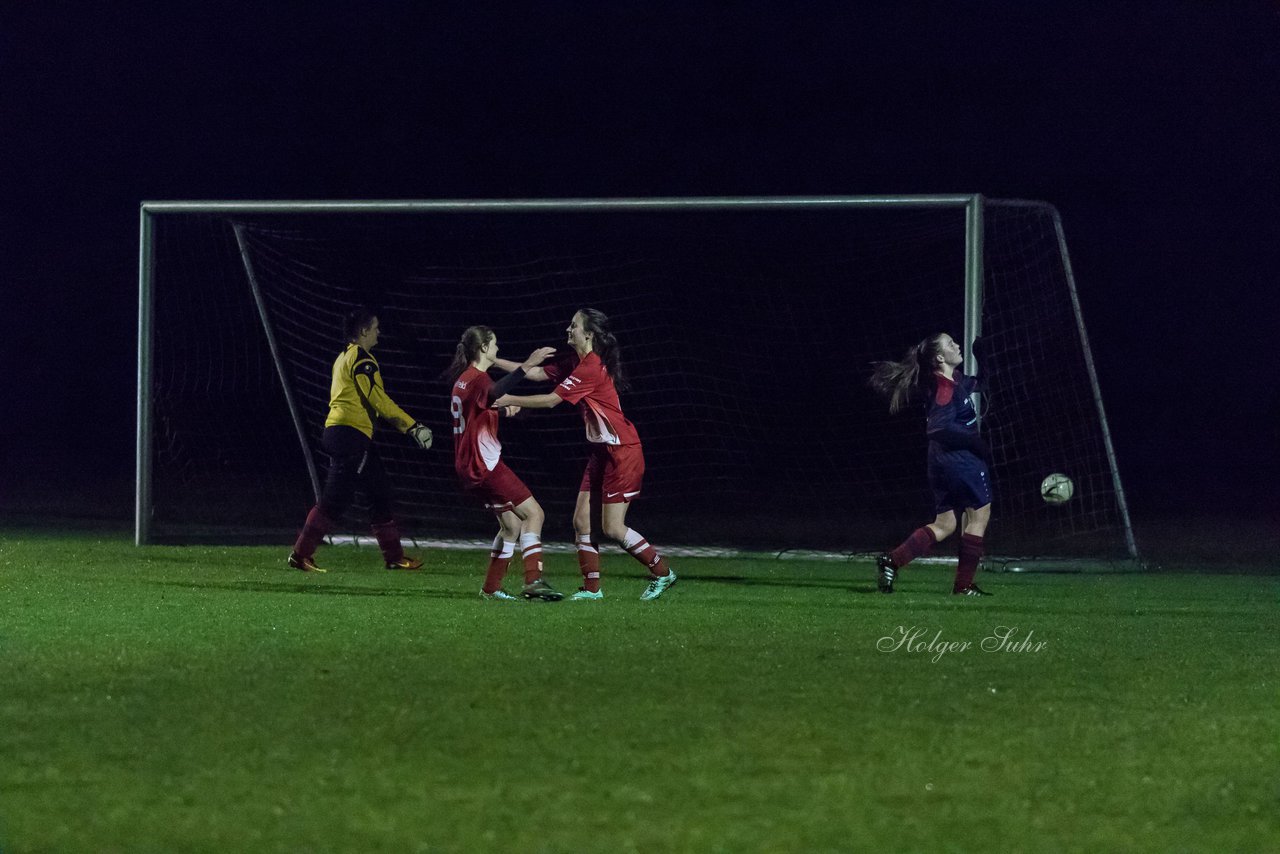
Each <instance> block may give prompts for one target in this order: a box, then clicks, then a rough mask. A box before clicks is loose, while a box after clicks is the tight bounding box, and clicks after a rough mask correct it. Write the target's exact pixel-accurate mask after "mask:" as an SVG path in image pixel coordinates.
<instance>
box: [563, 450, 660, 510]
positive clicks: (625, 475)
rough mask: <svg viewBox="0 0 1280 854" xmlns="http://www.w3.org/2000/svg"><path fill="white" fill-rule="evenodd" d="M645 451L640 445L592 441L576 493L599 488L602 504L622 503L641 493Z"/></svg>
mask: <svg viewBox="0 0 1280 854" xmlns="http://www.w3.org/2000/svg"><path fill="white" fill-rule="evenodd" d="M643 480H644V451H643V450H641V448H640V446H639V445H605V444H603V443H593V444H592V445H591V456H589V457H588V458H587V470H586V471H584V472H583V473H582V485H581V486H579V487H578V491H579V492H591V491H593V490H599V492H600V500H601V502H602V503H604V504H622V503H625V502H628V501H630V500H631V499H633V498H635V497H636V496H637V495H639V494H640V484H641V482H642V481H643Z"/></svg>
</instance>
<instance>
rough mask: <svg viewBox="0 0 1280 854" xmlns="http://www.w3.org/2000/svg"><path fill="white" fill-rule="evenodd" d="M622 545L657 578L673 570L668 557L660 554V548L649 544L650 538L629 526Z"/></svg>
mask: <svg viewBox="0 0 1280 854" xmlns="http://www.w3.org/2000/svg"><path fill="white" fill-rule="evenodd" d="M622 547H623V548H624V549H626V550H627V553H628V554H630V555H631V556H632V557H633V558H635V559H636V560H638V561H640V562H641V563H642V564H644V565H645V567H646V568H647V569H648V570H649V574H650V575H652V576H654V577H655V578H660V577H662V576H664V575H666V574H667V573H668V572H670V571H671V568H670V567H668V566H667V559H666V558H664V557H663V556H662V555H660V554H658V550H657V549H655V548H654V547H653V546H651V545H649V541H648V540H646V539H645V538H644V537H642V536H640V535H639V534H637V533H636V532H635V531H633V530H631V529H630V528H627V534H626V536H625V537H623V538H622Z"/></svg>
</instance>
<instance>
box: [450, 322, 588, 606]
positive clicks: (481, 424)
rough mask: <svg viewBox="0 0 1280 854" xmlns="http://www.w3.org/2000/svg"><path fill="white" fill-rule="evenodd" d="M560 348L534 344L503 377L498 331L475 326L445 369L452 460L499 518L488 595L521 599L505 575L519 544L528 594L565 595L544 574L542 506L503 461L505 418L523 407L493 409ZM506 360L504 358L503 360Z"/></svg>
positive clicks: (466, 485)
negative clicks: (494, 375) (492, 371)
mask: <svg viewBox="0 0 1280 854" xmlns="http://www.w3.org/2000/svg"><path fill="white" fill-rule="evenodd" d="M554 352H555V348H553V347H543V348H541V349H538V350H535V351H534V352H533V353H532V354H531V355H530V356H529V358H528V359H526V360H525V361H524V364H521V365H516V364H515V363H513V362H505V363H506V364H507V365H508V366H509V367H508V368H507V370H509V371H510V373H509V374H508V375H507V376H506V377H504V378H503V379H502V380H500V381H499V382H497V383H494V381H493V380H492V379H491V378H490V377H489V374H488V371H489V368H490V367H492V366H493V364H494V362H495V361H496V360H497V358H498V336H497V335H496V334H494V331H493V330H492V329H490V328H489V327H487V326H472V327H470V328H468V329H467V331H465V332H463V333H462V338H461V340H459V341H458V347H457V349H456V351H455V353H454V356H453V364H451V365H450V366H449V369H448V370H447V371H446V372H445V376H447V377H448V378H449V381H450V383H451V384H452V388H451V389H450V395H449V413H450V415H451V416H452V417H453V460H454V469H455V471H456V472H457V475H458V481H459V482H460V483H461V484H462V488H463V491H464V492H466V493H467V494H468V495H471V496H474V497H475V498H477V499H478V500H480V501H481V502H482V503H483V504H484V506H485V507H486V508H487V509H489V510H490V511H491V512H493V514H494V515H495V516H497V517H498V536H497V537H495V538H494V541H493V549H492V550H491V551H490V552H489V566H488V569H487V571H486V572H485V579H484V586H483V587H482V588H481V590H480V595H481V596H482V597H483V598H485V599H496V600H508V601H514V600H516V598H517V597H515V596H512V595H511V594H509V593H507V592H506V591H504V590H503V589H502V579H503V577H504V576H505V575H506V572H507V567H508V566H509V565H510V564H511V558H512V556H513V555H514V554H515V549H516V544H517V543H519V546H520V555H521V559H522V562H523V564H524V589H523V590H522V591H521V595H523V596H524V598H526V599H541V600H543V601H546V602H558V601H559V600H561V599H563V598H564V597H563V596H562V595H561V594H560V593H559V592H558V591H556V590H554V589H552V587H551V586H550V585H549V584H547V582H546V581H544V580H543V578H542V523H543V520H544V518H545V516H544V515H543V512H542V506H541V505H539V504H538V502H537V500H536V499H535V498H534V497H533V493H532V492H530V491H529V487H527V486H525V485H524V482H523V481H521V480H520V478H519V477H517V476H516V473H515V472H513V471H512V470H511V469H510V468H509V467H508V466H507V464H506V463H505V462H503V461H502V443H501V442H499V441H498V416H499V413H501V414H503V415H514V414H516V412H518V411H519V409H520V408H519V407H518V406H512V407H504V408H503V409H501V410H499V409H494V408H493V407H492V406H491V401H492V400H494V399H496V398H498V397H500V396H501V395H502V394H504V393H505V392H506V390H507V389H510V388H514V387H515V384H516V383H518V382H519V381H520V380H521V378H523V377H524V375H525V373H526V371H529V370H532V369H533V368H534V367H536V366H538V365H540V364H542V362H543V361H544V360H546V359H547V358H548V357H549V356H551V355H552V354H553V353H554ZM504 361H505V360H504Z"/></svg>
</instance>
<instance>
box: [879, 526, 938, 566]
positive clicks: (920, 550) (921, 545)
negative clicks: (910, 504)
mask: <svg viewBox="0 0 1280 854" xmlns="http://www.w3.org/2000/svg"><path fill="white" fill-rule="evenodd" d="M937 542H938V538H937V537H935V536H934V535H933V529H932V528H930V527H929V526H928V525H925V526H923V527H920V528H916V529H915V530H914V531H912V532H911V536H909V537H907V538H906V539H905V540H903V541H902V545H900V546H898V547H897V548H896V549H894V550H893V551H891V552H889V560H890V561H891V562H892V563H893V568H894V569H902V568H903V567H904V566H906V565H907V564H909V563H911V561H913V560H915V559H916V558H918V557H924V556H925V555H927V554H928V553H929V552H931V551H933V547H934V545H935V544H936V543H937Z"/></svg>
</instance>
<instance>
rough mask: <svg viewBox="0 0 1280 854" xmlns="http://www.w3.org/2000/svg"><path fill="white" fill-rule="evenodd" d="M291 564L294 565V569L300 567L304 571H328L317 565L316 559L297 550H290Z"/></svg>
mask: <svg viewBox="0 0 1280 854" xmlns="http://www.w3.org/2000/svg"><path fill="white" fill-rule="evenodd" d="M289 566H291V567H293V568H294V569H300V570H302V571H303V572H326V571H327V570H323V569H321V568H320V567H318V566H316V562H315V560H314V559H312V558H309V557H303V556H302V555H300V554H298V553H297V552H289Z"/></svg>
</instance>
